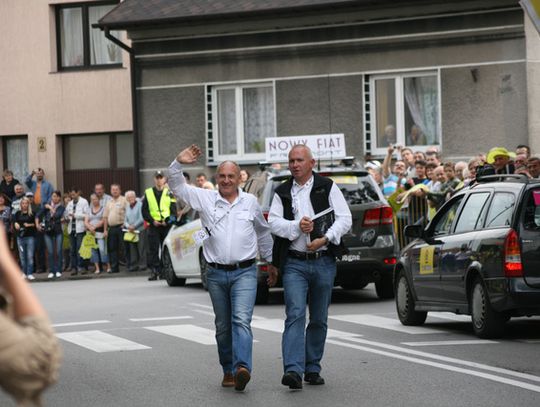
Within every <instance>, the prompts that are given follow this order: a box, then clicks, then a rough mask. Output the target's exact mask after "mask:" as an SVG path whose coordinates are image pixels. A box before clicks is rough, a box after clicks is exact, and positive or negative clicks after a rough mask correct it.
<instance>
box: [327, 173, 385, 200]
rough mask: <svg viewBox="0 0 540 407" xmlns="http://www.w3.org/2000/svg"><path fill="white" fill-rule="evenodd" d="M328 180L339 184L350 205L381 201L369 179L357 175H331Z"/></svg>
mask: <svg viewBox="0 0 540 407" xmlns="http://www.w3.org/2000/svg"><path fill="white" fill-rule="evenodd" d="M328 178H330V179H331V180H332V181H334V182H335V183H336V184H337V186H338V188H339V189H340V190H341V192H342V193H343V196H344V197H345V200H346V201H347V203H348V204H349V205H359V204H364V203H368V202H378V201H380V198H379V194H378V193H377V189H376V187H375V186H374V185H373V184H372V183H371V182H369V181H368V179H367V178H362V177H359V176H357V175H330V176H329V177H328Z"/></svg>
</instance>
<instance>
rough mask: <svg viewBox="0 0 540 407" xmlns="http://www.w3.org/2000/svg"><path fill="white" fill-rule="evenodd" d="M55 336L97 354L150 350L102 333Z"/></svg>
mask: <svg viewBox="0 0 540 407" xmlns="http://www.w3.org/2000/svg"><path fill="white" fill-rule="evenodd" d="M56 336H57V337H58V338H60V339H62V340H64V341H67V342H71V343H73V344H75V345H78V346H82V347H83V348H86V349H89V350H92V351H94V352H98V353H103V352H121V351H130V350H143V349H152V348H151V347H149V346H146V345H141V344H140V343H137V342H133V341H130V340H128V339H124V338H121V337H119V336H115V335H111V334H108V333H106V332H102V331H80V332H63V333H59V334H56Z"/></svg>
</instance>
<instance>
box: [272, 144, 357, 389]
mask: <svg viewBox="0 0 540 407" xmlns="http://www.w3.org/2000/svg"><path fill="white" fill-rule="evenodd" d="M314 166H315V160H314V159H313V155H312V153H311V150H310V149H309V148H308V147H306V146H303V145H297V146H294V147H293V148H292V149H291V151H290V152H289V169H290V171H291V174H292V179H289V180H288V181H286V182H284V183H283V184H281V185H280V186H279V187H277V188H276V194H275V195H274V199H273V201H272V206H271V208H270V213H269V217H268V222H269V223H270V228H271V229H272V233H273V234H274V235H275V236H276V238H275V242H274V248H273V264H274V266H276V267H278V268H279V269H280V271H281V274H282V279H283V288H284V294H285V313H286V316H287V319H286V320H285V331H284V332H283V340H282V353H283V370H284V373H285V374H284V375H283V378H282V380H281V383H282V384H283V385H285V386H289V388H291V389H301V388H302V377H301V376H302V374H304V380H305V381H306V382H307V383H309V384H312V385H320V384H324V379H323V378H322V377H321V376H320V371H321V359H322V356H323V352H324V343H325V341H326V331H327V320H328V307H329V305H330V300H331V297H332V288H333V286H334V277H335V275H336V257H341V256H342V255H343V254H345V253H346V252H347V250H346V249H345V247H344V246H343V243H342V242H341V237H342V236H343V235H344V234H345V233H347V231H348V230H349V229H350V228H351V226H352V216H351V211H350V210H349V206H348V205H347V202H346V201H345V198H344V197H343V194H342V193H341V191H340V190H339V188H338V187H337V185H336V184H335V183H334V182H333V181H332V180H330V179H329V178H325V177H321V176H320V175H318V174H316V173H313V167H314ZM326 210H331V212H330V213H333V215H332V216H331V217H330V220H329V221H328V222H326V224H327V226H329V227H328V228H325V229H324V230H322V231H321V230H319V225H318V223H319V222H318V221H314V220H313V218H314V217H315V215H317V214H321V213H322V212H323V211H326ZM325 216H326V215H325ZM320 219H323V218H322V217H321V218H320ZM314 226H315V230H314ZM316 232H320V233H318V234H317V235H314V233H316ZM310 235H312V236H310ZM306 298H309V324H308V326H307V329H306V327H305V325H306Z"/></svg>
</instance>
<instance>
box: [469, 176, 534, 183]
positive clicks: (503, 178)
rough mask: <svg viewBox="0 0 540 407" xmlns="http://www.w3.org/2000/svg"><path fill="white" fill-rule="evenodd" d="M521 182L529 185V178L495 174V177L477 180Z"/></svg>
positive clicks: (483, 177) (477, 180) (478, 180)
mask: <svg viewBox="0 0 540 407" xmlns="http://www.w3.org/2000/svg"><path fill="white" fill-rule="evenodd" d="M497 181H506V182H519V183H522V184H528V183H529V177H527V176H526V175H525V174H495V175H483V176H480V177H477V178H476V182H479V183H480V182H497Z"/></svg>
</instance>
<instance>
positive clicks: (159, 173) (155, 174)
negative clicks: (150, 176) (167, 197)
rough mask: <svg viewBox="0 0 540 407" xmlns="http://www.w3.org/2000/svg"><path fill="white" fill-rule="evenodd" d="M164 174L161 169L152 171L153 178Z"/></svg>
mask: <svg viewBox="0 0 540 407" xmlns="http://www.w3.org/2000/svg"><path fill="white" fill-rule="evenodd" d="M164 176H165V174H164V173H163V171H161V170H157V171H156V172H154V178H158V177H164Z"/></svg>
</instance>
